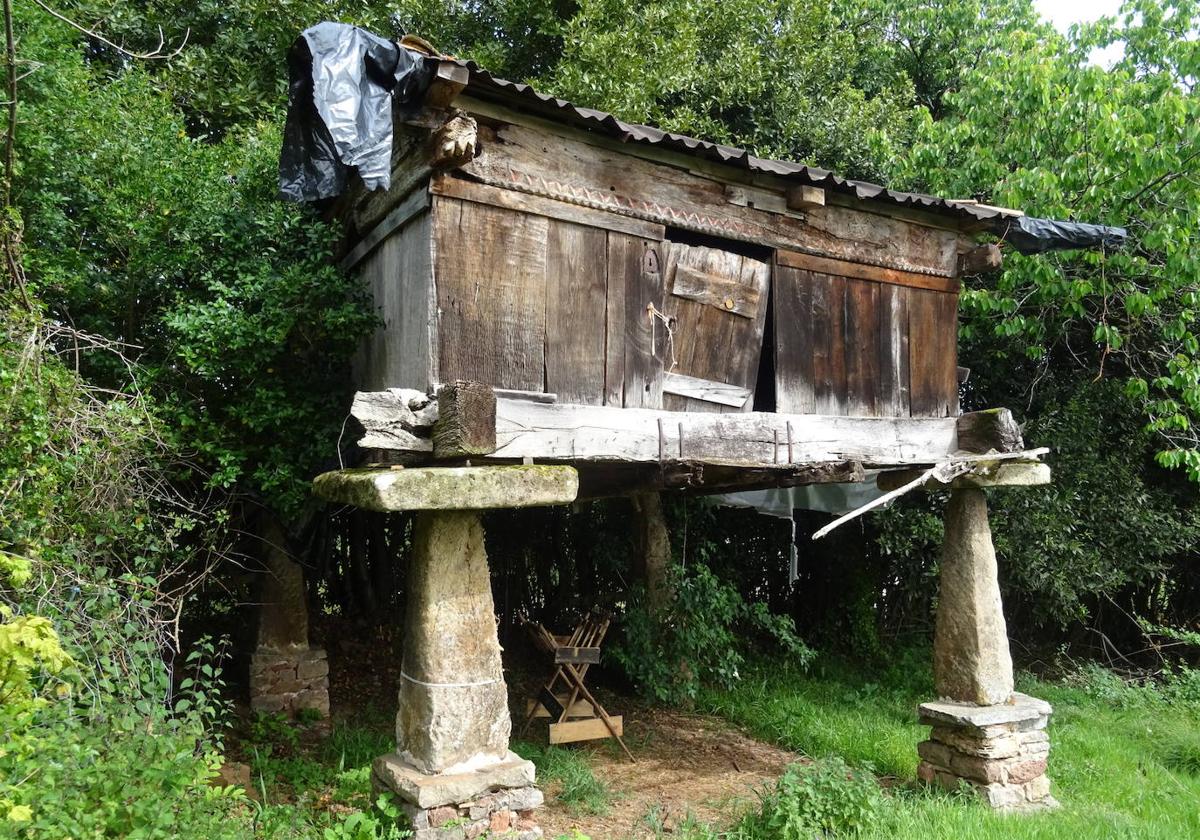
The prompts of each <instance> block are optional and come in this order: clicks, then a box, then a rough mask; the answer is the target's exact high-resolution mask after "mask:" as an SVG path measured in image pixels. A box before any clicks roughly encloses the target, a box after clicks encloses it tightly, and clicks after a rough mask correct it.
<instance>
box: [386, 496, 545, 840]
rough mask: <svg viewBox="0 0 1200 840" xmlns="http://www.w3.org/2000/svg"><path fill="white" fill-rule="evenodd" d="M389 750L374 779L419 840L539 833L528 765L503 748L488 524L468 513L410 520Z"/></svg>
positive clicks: (506, 723) (504, 702) (503, 690)
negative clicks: (395, 799)
mask: <svg viewBox="0 0 1200 840" xmlns="http://www.w3.org/2000/svg"><path fill="white" fill-rule="evenodd" d="M407 586H408V604H407V615H406V623H405V635H404V661H403V665H402V669H401V675H400V711H399V713H398V714H397V715H396V745H397V750H396V752H395V753H392V754H389V755H386V756H383V757H381V758H379V759H378V760H376V762H375V765H374V777H375V781H376V785H377V786H380V787H383V788H386V789H387V790H390V791H392V792H393V793H395V794H397V795H398V796H399V797H400V799H401V801H402V803H403V804H404V806H405V810H406V812H407V813H408V815H409V818H410V819H411V820H412V822H413V827H414V828H415V829H416V840H427V839H428V840H464V839H465V840H470V839H471V838H474V837H478V836H481V835H483V834H484V833H486V832H491V835H490V836H505V835H507V834H510V833H511V834H513V836H515V837H521V838H528V839H529V840H532V838H536V837H540V836H541V830H540V829H538V828H537V826H536V823H535V822H534V819H533V813H532V811H533V809H534V808H536V807H537V806H539V805H541V803H542V794H541V791H539V790H538V789H537V788H535V787H533V781H534V768H533V764H532V763H531V762H528V761H525V760H523V759H521V758H519V757H518V756H517V755H515V754H514V753H512V752H509V750H508V738H509V733H510V731H511V729H512V722H511V720H510V718H509V714H508V689H507V687H506V686H505V684H504V674H503V671H502V670H501V664H500V641H499V638H498V637H497V634H496V617H495V610H494V608H493V605H492V585H491V579H490V577H489V574H488V563H487V553H486V551H485V549H484V542H483V524H482V522H481V521H480V518H479V514H478V513H477V512H474V511H422V512H419V513H418V514H417V516H416V520H415V522H414V525H413V551H412V561H411V563H410V566H409V570H408V583H407Z"/></svg>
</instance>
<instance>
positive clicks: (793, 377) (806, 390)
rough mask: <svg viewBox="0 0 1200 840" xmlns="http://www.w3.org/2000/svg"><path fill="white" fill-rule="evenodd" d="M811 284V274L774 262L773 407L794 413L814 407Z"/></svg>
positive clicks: (815, 406)
mask: <svg viewBox="0 0 1200 840" xmlns="http://www.w3.org/2000/svg"><path fill="white" fill-rule="evenodd" d="M812 289H813V284H812V280H811V277H810V273H809V272H807V271H802V270H800V269H796V268H791V267H789V266H785V265H782V264H781V263H778V262H777V263H776V264H775V274H774V293H773V295H772V299H773V301H774V306H773V308H774V310H775V311H774V318H775V323H774V330H773V332H774V335H775V348H774V352H775V407H776V409H777V410H778V411H782V412H790V413H793V414H812V413H814V412H815V411H816V410H817V396H816V390H815V385H814V379H813V353H814V350H813V309H812Z"/></svg>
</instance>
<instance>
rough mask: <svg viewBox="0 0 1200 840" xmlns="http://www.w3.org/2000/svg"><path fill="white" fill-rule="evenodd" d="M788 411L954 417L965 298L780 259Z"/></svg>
mask: <svg viewBox="0 0 1200 840" xmlns="http://www.w3.org/2000/svg"><path fill="white" fill-rule="evenodd" d="M775 271H776V281H775V298H774V300H775V330H774V334H775V388H776V405H777V407H778V409H779V410H780V411H786V412H799V413H806V412H815V413H817V414H837V415H847V416H867V417H872V416H880V417H908V416H915V417H949V416H952V415H954V414H956V413H957V411H958V384H957V372H956V367H957V351H956V345H957V316H956V312H957V295H953V294H948V293H945V292H935V291H929V290H926V289H920V288H911V287H906V286H902V285H893V284H881V283H876V282H874V281H870V280H863V279H859V278H853V277H844V276H840V275H830V274H823V273H819V272H813V271H807V270H803V269H798V268H795V267H792V266H789V265H785V264H783V263H782V262H780V263H777V265H776V269H775Z"/></svg>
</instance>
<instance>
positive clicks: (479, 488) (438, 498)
mask: <svg viewBox="0 0 1200 840" xmlns="http://www.w3.org/2000/svg"><path fill="white" fill-rule="evenodd" d="M313 490H314V492H316V494H317V495H318V496H320V497H321V498H323V499H327V500H329V501H331V502H340V503H342V504H346V505H353V506H354V507H359V508H362V509H364V510H374V511H379V512H382V513H386V512H388V511H396V510H491V509H495V508H518V507H545V506H547V505H564V504H570V503H571V502H573V501H575V499H576V497H577V496H578V495H579V474H578V473H577V472H576V471H575V469H574V468H573V467H565V466H551V465H536V466H535V465H523V464H516V465H512V466H502V465H498V464H497V465H489V466H485V467H411V468H405V467H400V468H397V467H392V468H380V469H354V470H336V471H334V472H327V473H324V474H322V475H319V476H317V477H316V479H315V480H314V481H313Z"/></svg>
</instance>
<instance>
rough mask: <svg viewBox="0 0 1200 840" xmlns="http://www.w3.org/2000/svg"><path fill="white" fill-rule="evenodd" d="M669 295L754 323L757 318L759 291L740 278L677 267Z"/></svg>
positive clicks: (760, 295)
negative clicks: (747, 319) (738, 316)
mask: <svg viewBox="0 0 1200 840" xmlns="http://www.w3.org/2000/svg"><path fill="white" fill-rule="evenodd" d="M671 294H673V295H675V296H676V297H681V298H687V299H688V300H694V301H696V302H697V303H703V304H704V305H705V306H711V307H713V308H714V309H718V310H720V311H721V312H731V313H733V314H734V315H741V316H742V317H743V318H749V319H751V320H753V319H754V318H755V317H757V315H758V308H759V306H760V305H761V304H760V300H761V297H762V290H760V289H759V288H758V287H757V286H755V285H750V286H748V285H746V284H745V283H743V282H742V279H741V277H729V276H726V275H721V274H710V273H708V272H705V271H700V270H699V269H697V268H694V267H692V266H689V265H680V266H677V267H676V269H675V277H674V282H673V284H672V286H671Z"/></svg>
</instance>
